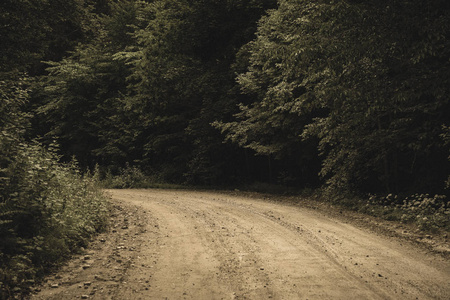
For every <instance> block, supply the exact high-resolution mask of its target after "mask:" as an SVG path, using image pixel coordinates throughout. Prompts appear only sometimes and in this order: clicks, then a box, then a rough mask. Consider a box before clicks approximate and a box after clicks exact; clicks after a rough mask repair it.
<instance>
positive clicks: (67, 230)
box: [0, 142, 107, 298]
mask: <svg viewBox="0 0 450 300" xmlns="http://www.w3.org/2000/svg"><path fill="white" fill-rule="evenodd" d="M3 154H4V153H3ZM10 154H11V155H10V163H9V164H8V165H7V166H6V168H3V169H2V171H1V177H2V179H3V183H4V185H3V186H2V188H1V189H0V288H1V290H0V298H7V297H10V296H11V295H13V294H14V293H17V292H19V291H20V292H24V291H26V289H27V287H28V286H29V285H30V283H32V282H34V281H35V279H36V278H38V277H39V276H41V275H43V274H44V273H45V272H47V271H49V270H50V269H51V268H53V267H55V266H57V265H58V264H59V263H61V262H62V261H63V260H64V259H66V258H67V257H69V256H70V254H71V253H73V252H74V251H77V249H79V248H80V247H82V246H85V245H86V244H87V241H88V240H89V238H90V236H91V235H92V234H94V233H96V232H98V231H100V230H102V229H103V228H104V226H105V225H106V221H107V219H106V216H107V214H106V213H107V207H106V201H105V199H104V198H103V196H102V194H101V191H100V190H99V189H98V188H97V184H96V180H95V178H92V177H89V176H83V175H82V174H81V173H80V172H79V170H78V168H77V165H76V163H74V162H72V163H69V164H60V163H58V159H59V157H58V156H57V154H56V148H55V147H54V146H52V147H50V149H45V148H44V147H43V146H42V145H40V144H39V143H37V142H31V143H19V144H18V145H17V146H16V147H15V149H14V151H12V152H11V153H10Z"/></svg>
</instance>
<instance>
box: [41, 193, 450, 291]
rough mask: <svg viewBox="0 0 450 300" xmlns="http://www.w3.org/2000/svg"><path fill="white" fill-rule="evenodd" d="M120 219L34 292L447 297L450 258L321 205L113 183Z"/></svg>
mask: <svg viewBox="0 0 450 300" xmlns="http://www.w3.org/2000/svg"><path fill="white" fill-rule="evenodd" d="M107 192H108V193H109V194H110V195H111V196H112V199H113V201H114V203H116V207H115V209H116V213H115V214H116V215H115V220H116V221H115V225H114V226H113V227H112V228H111V230H110V232H108V233H106V234H104V235H101V236H100V237H99V238H98V239H97V240H96V241H95V242H94V243H93V245H92V246H91V248H89V249H87V250H86V254H84V255H81V256H80V257H78V258H77V259H74V260H73V261H72V262H71V263H69V265H67V266H66V267H65V268H64V269H63V270H62V271H61V272H60V273H58V274H55V275H54V276H52V277H51V278H49V279H48V281H47V282H46V284H45V285H44V286H43V287H41V288H39V289H38V291H40V292H39V293H37V294H36V295H35V296H34V297H33V299H76V298H78V299H80V298H84V299H450V262H449V261H448V259H445V258H443V257H442V256H439V255H436V254H432V253H428V252H427V251H425V250H423V249H418V248H417V247H414V245H413V244H410V243H406V242H405V241H402V240H398V239H394V238H389V237H385V236H383V235H376V234H374V233H373V232H368V231H367V230H362V229H360V228H357V227H355V226H353V225H351V224H349V223H347V222H342V220H338V219H335V218H331V217H328V216H326V215H324V214H323V213H320V212H318V211H315V210H312V209H308V208H302V207H299V206H295V205H290V204H287V203H277V202H274V201H267V199H266V200H264V199H257V198H250V197H241V196H240V197H238V196H231V195H226V194H221V193H213V192H194V191H164V190H110V191H107Z"/></svg>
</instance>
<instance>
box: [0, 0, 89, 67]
mask: <svg viewBox="0 0 450 300" xmlns="http://www.w3.org/2000/svg"><path fill="white" fill-rule="evenodd" d="M87 2H88V1H84V0H67V1H59V0H32V1H30V0H4V1H2V2H1V4H0V36H1V40H2V42H1V43H0V53H1V55H0V70H1V71H2V72H4V71H10V70H14V69H18V70H19V71H21V72H26V71H28V72H31V73H33V74H36V73H41V72H42V71H43V70H42V66H41V61H42V60H49V59H52V60H59V59H61V58H62V57H63V55H64V54H65V52H66V51H68V50H71V49H72V48H73V47H74V46H75V45H76V44H77V42H78V41H79V40H81V39H83V38H86V37H87V36H88V35H89V32H90V31H91V24H90V22H91V21H92V18H91V17H92V16H91V15H90V12H89V10H90V6H89V3H87Z"/></svg>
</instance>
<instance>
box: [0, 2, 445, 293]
mask: <svg viewBox="0 0 450 300" xmlns="http://www.w3.org/2000/svg"><path fill="white" fill-rule="evenodd" d="M449 58H450V2H449V1H447V0H430V1H422V0H408V1H404V0H380V1H366V0H346V1H344V0H336V1H331V0H315V1H312V0H296V1H294V0H278V1H276V0H227V1H224V0H146V1H142V0H3V1H2V2H1V4H0V97H1V102H0V240H1V244H0V250H1V251H0V262H2V264H3V265H4V266H7V267H4V268H3V269H1V268H0V269H1V270H0V271H2V272H0V287H1V288H2V291H3V292H2V293H0V296H5V295H7V294H8V295H9V294H10V293H12V292H11V290H8V291H7V292H5V291H6V289H5V288H3V285H2V284H10V286H14V285H17V284H20V283H23V282H25V281H26V280H27V278H28V279H29V278H34V277H33V276H34V275H36V274H39V272H41V271H42V270H40V269H32V271H30V270H31V269H29V265H30V264H31V263H33V264H35V265H39V262H41V266H42V268H44V267H43V266H44V265H45V264H46V263H47V262H48V261H51V260H58V259H60V257H62V256H64V255H67V253H69V252H70V249H71V248H72V247H73V245H78V246H80V245H83V243H85V241H86V237H87V236H88V235H89V233H92V232H94V231H96V230H98V229H99V228H101V227H102V226H103V225H104V222H103V219H102V218H99V217H98V216H103V217H104V214H105V207H104V206H103V204H102V200H101V199H100V198H101V196H100V195H98V194H97V192H95V189H94V187H93V183H92V181H93V180H94V179H93V178H92V177H90V175H85V174H84V173H88V174H89V173H91V174H92V173H95V174H96V175H95V177H96V178H97V179H98V178H100V179H101V178H106V177H108V176H109V177H111V176H112V177H114V176H121V174H122V175H123V174H129V175H130V174H131V175H133V174H135V175H136V174H138V175H139V176H144V177H145V178H147V179H148V180H151V181H154V182H164V183H175V184H185V185H190V186H213V187H240V186H243V185H250V184H252V183H262V184H274V185H278V186H282V187H286V188H288V187H289V188H295V189H299V190H301V189H321V190H322V191H326V192H328V193H330V192H331V193H341V192H345V193H347V192H351V193H357V194H359V195H367V194H369V193H370V194H380V195H388V197H387V198H385V200H386V199H387V200H386V201H388V202H392V201H394V200H393V199H397V198H396V197H394V196H392V194H394V195H397V194H399V195H403V196H406V195H413V194H415V193H423V194H425V193H430V194H433V195H434V194H440V195H444V196H435V197H434V199H435V200H436V199H440V202H439V203H442V201H443V202H444V203H445V205H447V204H448V200H446V198H445V195H448V191H449V186H450V177H449V170H450V169H449V164H450V162H449V159H450V157H449V154H450V107H449V95H450V59H449ZM80 170H81V171H80ZM127 172H128V173H127ZM131 175H130V176H131ZM131 177H133V176H131ZM95 180H96V179H95ZM131 180H133V178H131ZM86 195H88V198H89V199H88V200H86V199H87V198H86V197H87V196H86ZM417 195H418V194H417ZM417 197H419V196H417ZM69 199H70V200H69ZM73 199H75V200H73ZM93 199H95V200H93ZM398 199H402V198H398ZM430 199H431V198H430ZM383 201H384V200H383ZM433 201H434V200H433ZM433 203H434V202H433ZM442 207H444V206H442ZM444 210H445V207H444ZM81 216H83V217H81ZM444 218H445V215H444ZM447 218H448V216H447ZM55 233H57V234H55ZM43 248H45V249H43ZM19 249H20V250H19ZM66 250H67V251H66ZM30 253H33V254H32V255H31V254H30ZM7 261H8V264H6V262H7ZM8 268H9V269H8ZM27 270H28V271H27ZM20 272H22V273H20ZM30 272H33V274H30ZM19 273H20V274H25V275H21V276H22V277H20V278H19V277H18V276H17V275H14V274H19ZM5 293H6V294H5Z"/></svg>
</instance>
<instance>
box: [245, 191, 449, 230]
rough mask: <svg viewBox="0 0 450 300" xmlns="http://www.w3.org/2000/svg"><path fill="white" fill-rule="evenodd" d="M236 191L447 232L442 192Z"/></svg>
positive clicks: (447, 204) (445, 205)
mask: <svg viewBox="0 0 450 300" xmlns="http://www.w3.org/2000/svg"><path fill="white" fill-rule="evenodd" d="M239 191H247V192H256V193H262V194H269V195H275V196H276V195H278V196H290V198H293V199H298V198H302V199H312V200H314V201H318V202H321V203H328V204H332V205H333V206H335V207H341V208H342V209H347V210H350V211H356V212H359V213H362V214H366V215H370V216H374V217H378V218H381V219H383V220H387V221H394V222H398V223H401V224H409V225H413V226H415V227H417V229H418V230H420V231H422V232H424V233H437V232H438V231H447V232H450V203H449V199H448V197H447V196H446V195H429V194H413V195H408V196H403V197H402V196H400V195H394V194H387V195H355V194H354V193H340V192H337V191H329V190H326V189H310V188H308V189H302V190H299V189H295V188H289V187H285V186H281V185H274V184H264V183H253V184H250V185H247V186H243V187H240V188H239ZM294 201H295V200H294Z"/></svg>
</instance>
